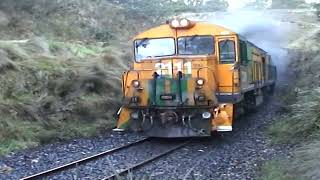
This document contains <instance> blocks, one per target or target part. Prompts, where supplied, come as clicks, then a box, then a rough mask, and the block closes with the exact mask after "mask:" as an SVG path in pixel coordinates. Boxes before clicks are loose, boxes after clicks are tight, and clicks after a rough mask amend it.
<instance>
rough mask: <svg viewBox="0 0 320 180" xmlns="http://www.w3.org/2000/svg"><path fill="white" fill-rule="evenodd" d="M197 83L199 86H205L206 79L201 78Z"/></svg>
mask: <svg viewBox="0 0 320 180" xmlns="http://www.w3.org/2000/svg"><path fill="white" fill-rule="evenodd" d="M196 83H197V85H198V86H203V85H204V79H201V78H199V79H197V81H196Z"/></svg>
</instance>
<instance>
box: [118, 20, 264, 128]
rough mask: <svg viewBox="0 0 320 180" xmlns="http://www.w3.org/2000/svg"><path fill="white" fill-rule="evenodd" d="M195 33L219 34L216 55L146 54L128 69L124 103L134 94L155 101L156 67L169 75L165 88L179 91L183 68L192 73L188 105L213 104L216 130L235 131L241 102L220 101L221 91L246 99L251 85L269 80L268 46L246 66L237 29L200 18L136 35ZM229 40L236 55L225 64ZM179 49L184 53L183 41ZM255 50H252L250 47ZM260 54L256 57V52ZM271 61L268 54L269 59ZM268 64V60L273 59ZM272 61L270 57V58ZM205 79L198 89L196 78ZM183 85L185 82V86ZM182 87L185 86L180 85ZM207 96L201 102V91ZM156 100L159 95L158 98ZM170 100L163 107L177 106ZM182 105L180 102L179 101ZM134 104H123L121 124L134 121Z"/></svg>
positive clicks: (142, 101)
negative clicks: (265, 54) (136, 84)
mask: <svg viewBox="0 0 320 180" xmlns="http://www.w3.org/2000/svg"><path fill="white" fill-rule="evenodd" d="M192 36H212V37H213V39H214V50H213V53H212V54H207V55H178V54H177V53H176V54H175V55H172V56H165V57H154V58H150V59H144V60H143V61H141V62H136V61H134V63H133V68H132V69H131V70H129V71H127V72H125V73H124V74H123V77H122V91H123V92H122V93H123V97H124V102H126V101H129V98H131V97H138V98H139V107H148V106H150V101H151V100H150V99H152V98H151V97H150V91H151V90H150V89H152V88H151V85H150V79H152V77H153V76H154V73H155V72H156V73H157V74H158V75H161V76H163V77H166V78H164V79H163V80H160V81H161V82H160V83H161V87H158V88H160V90H161V92H171V91H176V85H175V84H174V83H173V81H172V79H177V78H178V74H179V72H181V73H182V74H184V75H185V76H187V78H185V79H183V87H184V89H185V91H186V93H183V98H184V99H187V100H186V101H185V102H184V104H183V105H184V106H186V107H192V108H198V107H201V106H203V105H207V106H209V107H210V109H209V110H210V112H211V113H212V116H211V123H210V124H211V130H212V131H215V130H217V131H231V130H232V121H233V118H234V107H235V103H238V102H231V101H230V102H229V101H225V102H220V101H219V100H218V99H217V97H218V96H229V95H238V97H239V98H240V100H239V101H241V98H243V93H244V92H245V89H249V88H250V87H251V86H252V82H260V81H261V82H262V81H266V76H268V74H266V73H263V71H264V70H263V66H262V54H263V53H262V51H260V50H259V49H258V48H256V47H253V48H251V49H253V50H252V51H250V56H251V53H252V60H251V61H252V62H254V63H252V65H251V64H250V65H247V67H246V68H242V69H241V68H239V67H242V63H241V65H240V61H241V59H240V45H239V41H240V37H239V35H238V34H236V33H235V32H233V31H230V30H229V29H226V28H223V27H221V26H218V25H214V24H209V23H205V22H195V23H193V24H192V26H190V27H189V28H181V29H180V28H172V27H171V26H170V25H169V24H164V25H161V26H158V27H155V28H152V29H149V30H147V31H145V32H142V33H140V34H138V35H137V36H136V37H134V40H143V39H155V38H173V39H175V40H177V39H178V38H179V37H192ZM226 40H229V41H231V42H234V54H235V56H234V59H233V61H232V62H231V63H221V61H220V60H221V59H220V55H219V54H220V49H219V44H220V42H225V41H226ZM175 52H178V49H177V44H176V45H175ZM248 52H249V51H248ZM255 55H256V56H255ZM267 61H268V59H267ZM267 63H268V62H267ZM269 63H270V62H269ZM199 78H201V79H204V81H205V84H204V86H203V87H201V88H198V87H197V85H196V83H195V81H196V80H197V79H199ZM134 80H138V81H139V82H140V89H139V88H138V89H137V88H133V87H132V82H133V81H134ZM180 86H181V85H180ZM180 88H181V87H180ZM199 94H200V95H202V96H205V97H206V99H207V101H206V102H204V103H201V102H196V100H195V99H196V98H195V97H196V96H198V95H199ZM154 101H155V100H154ZM172 105H174V104H172V103H171V104H170V105H168V103H162V104H160V105H158V104H157V106H163V107H167V106H172ZM176 106H178V105H176ZM132 111H133V110H132V108H130V107H128V106H123V107H122V108H121V110H120V111H119V113H118V115H119V117H118V119H117V128H119V129H125V128H126V127H127V126H128V122H129V121H130V114H131V113H132Z"/></svg>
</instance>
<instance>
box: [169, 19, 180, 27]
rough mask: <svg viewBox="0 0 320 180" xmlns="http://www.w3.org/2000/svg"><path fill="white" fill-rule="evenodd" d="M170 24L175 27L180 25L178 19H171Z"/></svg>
mask: <svg viewBox="0 0 320 180" xmlns="http://www.w3.org/2000/svg"><path fill="white" fill-rule="evenodd" d="M171 26H172V27H174V28H177V27H179V26H180V22H179V20H178V19H174V20H172V21H171Z"/></svg>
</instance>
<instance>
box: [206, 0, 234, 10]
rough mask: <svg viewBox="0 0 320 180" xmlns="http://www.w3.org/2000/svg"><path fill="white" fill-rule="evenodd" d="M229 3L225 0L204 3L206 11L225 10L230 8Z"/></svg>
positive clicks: (212, 0)
mask: <svg viewBox="0 0 320 180" xmlns="http://www.w3.org/2000/svg"><path fill="white" fill-rule="evenodd" d="M228 6H229V4H228V2H227V1H225V0H209V1H207V2H206V3H205V4H204V10H206V11H224V10H226V9H227V8H228Z"/></svg>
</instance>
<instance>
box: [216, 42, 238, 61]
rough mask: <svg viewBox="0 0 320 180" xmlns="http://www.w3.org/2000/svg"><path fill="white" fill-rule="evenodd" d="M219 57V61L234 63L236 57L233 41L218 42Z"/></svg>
mask: <svg viewBox="0 0 320 180" xmlns="http://www.w3.org/2000/svg"><path fill="white" fill-rule="evenodd" d="M219 53H220V54H219V57H220V62H221V63H234V62H235V59H236V56H235V54H236V52H235V43H234V41H232V40H223V41H220V42H219Z"/></svg>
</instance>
